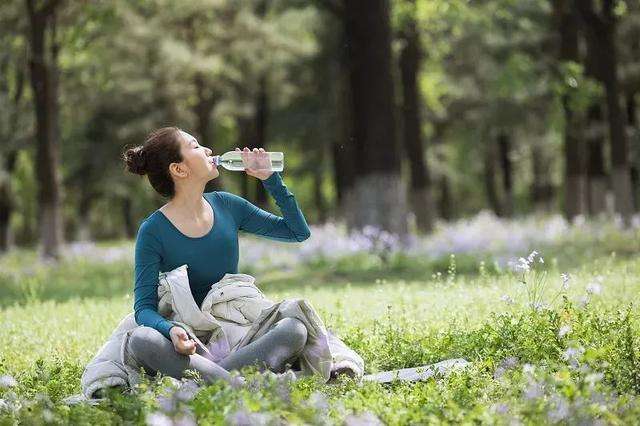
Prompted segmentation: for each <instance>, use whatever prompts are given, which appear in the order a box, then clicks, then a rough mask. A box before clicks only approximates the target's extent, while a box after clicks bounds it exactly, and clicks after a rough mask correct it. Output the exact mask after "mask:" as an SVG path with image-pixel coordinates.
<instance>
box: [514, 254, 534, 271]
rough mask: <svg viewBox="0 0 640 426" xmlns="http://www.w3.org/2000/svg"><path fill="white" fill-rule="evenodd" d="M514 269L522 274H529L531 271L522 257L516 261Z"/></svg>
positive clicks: (527, 262)
mask: <svg viewBox="0 0 640 426" xmlns="http://www.w3.org/2000/svg"><path fill="white" fill-rule="evenodd" d="M516 269H519V270H521V271H522V272H529V271H530V270H531V265H530V264H529V261H528V260H527V259H525V258H524V257H521V258H519V259H518V263H517V264H516Z"/></svg>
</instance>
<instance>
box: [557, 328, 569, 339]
mask: <svg viewBox="0 0 640 426" xmlns="http://www.w3.org/2000/svg"><path fill="white" fill-rule="evenodd" d="M569 333H571V326H570V325H563V326H562V327H560V330H558V337H560V338H562V337H564V336H566V335H567V334H569Z"/></svg>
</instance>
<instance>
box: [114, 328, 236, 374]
mask: <svg viewBox="0 0 640 426" xmlns="http://www.w3.org/2000/svg"><path fill="white" fill-rule="evenodd" d="M127 349H128V350H129V353H130V354H131V355H132V356H133V357H134V358H135V359H136V361H138V363H139V364H140V365H142V366H143V367H144V369H145V370H146V371H147V372H148V373H149V374H152V375H155V374H156V372H158V371H159V372H161V373H162V374H164V375H166V376H171V377H173V378H176V379H181V378H182V377H184V373H185V370H187V369H193V370H196V371H198V373H200V376H201V377H202V379H203V380H204V381H205V382H207V383H212V382H214V381H215V380H220V379H223V380H227V381H230V380H231V375H230V374H229V372H228V371H226V370H225V369H224V368H222V367H220V366H219V365H217V364H216V363H214V362H212V361H210V360H208V359H206V358H205V357H203V356H202V355H200V354H198V353H195V354H193V355H184V354H181V353H178V352H177V351H176V350H175V348H174V346H173V342H171V341H170V340H168V339H167V338H166V337H165V336H164V335H162V333H160V332H159V331H158V330H156V329H154V328H151V327H145V326H141V327H137V328H136V329H135V330H134V331H133V332H132V333H131V336H130V337H129V341H128V346H127Z"/></svg>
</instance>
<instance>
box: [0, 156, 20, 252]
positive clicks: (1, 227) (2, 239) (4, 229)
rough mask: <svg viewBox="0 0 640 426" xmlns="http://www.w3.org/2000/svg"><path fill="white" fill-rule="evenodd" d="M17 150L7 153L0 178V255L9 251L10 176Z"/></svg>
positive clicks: (12, 206)
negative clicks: (3, 173)
mask: <svg viewBox="0 0 640 426" xmlns="http://www.w3.org/2000/svg"><path fill="white" fill-rule="evenodd" d="M17 157H18V150H17V149H13V150H11V151H9V152H8V153H7V154H6V155H5V158H4V159H3V161H4V167H3V169H4V172H6V174H5V175H4V176H0V253H3V252H5V251H7V250H8V249H9V225H10V224H11V213H12V212H13V209H14V204H15V201H14V199H13V195H12V192H11V175H12V173H13V171H14V169H15V165H16V159H17Z"/></svg>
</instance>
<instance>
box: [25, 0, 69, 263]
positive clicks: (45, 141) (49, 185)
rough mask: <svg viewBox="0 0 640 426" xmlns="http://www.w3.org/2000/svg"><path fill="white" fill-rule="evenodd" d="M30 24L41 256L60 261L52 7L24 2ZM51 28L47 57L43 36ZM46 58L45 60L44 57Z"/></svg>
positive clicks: (53, 4)
mask: <svg viewBox="0 0 640 426" xmlns="http://www.w3.org/2000/svg"><path fill="white" fill-rule="evenodd" d="M26 2H27V10H28V11H29V21H30V35H31V38H30V57H29V69H30V74H31V87H32V90H33V96H34V103H35V113H36V151H37V152H36V176H37V180H38V184H39V185H38V196H37V198H38V203H39V210H38V211H39V218H38V220H39V227H40V238H41V244H42V251H41V253H40V254H41V256H42V257H43V258H47V259H54V260H58V259H59V258H60V255H61V253H60V250H61V245H62V244H63V235H64V230H63V227H64V224H63V222H62V212H61V187H60V176H59V153H58V123H57V120H58V86H57V83H58V78H57V72H58V70H57V66H58V64H57V57H58V45H57V40H56V34H55V24H56V18H55V8H56V7H57V5H58V3H59V2H58V1H56V0H49V1H48V2H47V3H45V5H44V6H42V7H41V8H40V9H37V10H36V9H35V6H34V2H35V1H34V0H26ZM47 28H51V30H50V31H49V33H50V39H51V43H50V50H49V55H47V48H46V43H45V35H46V34H47V32H48V31H47ZM47 56H49V58H47Z"/></svg>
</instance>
